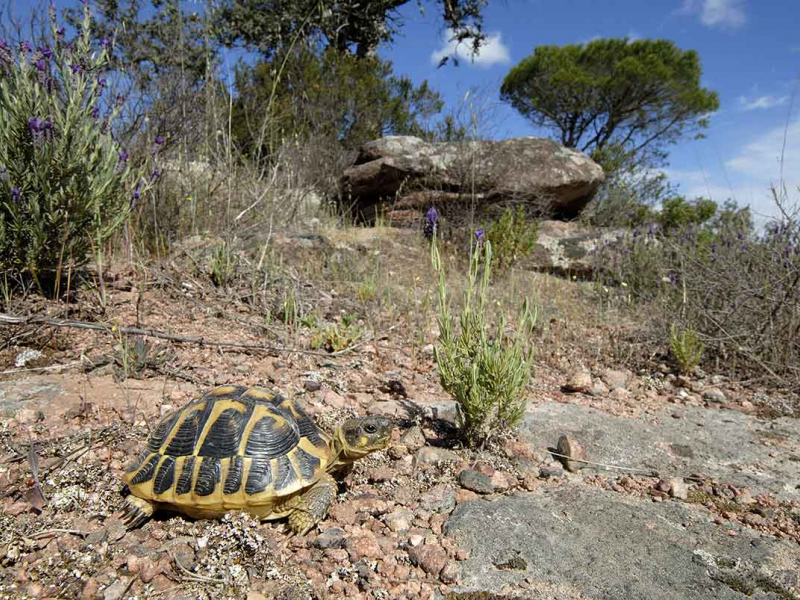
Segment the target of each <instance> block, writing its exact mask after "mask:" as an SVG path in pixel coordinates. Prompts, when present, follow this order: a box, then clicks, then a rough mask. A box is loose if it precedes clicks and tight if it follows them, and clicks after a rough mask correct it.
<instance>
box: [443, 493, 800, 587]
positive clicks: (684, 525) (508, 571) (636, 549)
mask: <svg viewBox="0 0 800 600" xmlns="http://www.w3.org/2000/svg"><path fill="white" fill-rule="evenodd" d="M728 531H734V532H735V533H736V535H735V536H731V535H729V534H728ZM445 534H446V535H447V536H449V537H451V538H453V540H454V541H455V543H456V544H457V545H458V547H459V549H460V550H463V551H465V552H466V553H467V554H468V555H469V558H468V559H467V560H465V561H463V562H462V563H460V567H461V585H460V586H459V587H456V588H453V589H452V591H453V592H454V593H465V594H466V593H468V592H480V591H482V592H490V593H495V594H500V593H502V594H503V597H509V598H510V597H516V596H517V594H515V593H514V591H515V590H519V592H520V593H523V596H522V597H539V596H538V595H537V596H530V595H525V593H524V590H532V589H537V588H543V589H551V590H552V589H560V590H568V591H565V592H562V593H559V594H556V595H553V596H541V597H548V598H550V597H554V598H597V599H605V600H613V599H618V598H625V599H626V600H684V599H686V598H714V599H716V600H747V598H748V596H749V597H751V598H759V599H761V600H767V599H769V598H777V596H773V595H771V594H770V593H769V592H770V591H773V590H775V589H787V588H786V583H785V581H786V578H785V577H783V572H784V571H785V570H786V569H787V565H791V564H793V565H797V564H800V547H798V546H797V544H795V543H793V542H791V541H790V540H778V539H774V538H769V537H761V534H760V533H759V532H756V531H754V530H752V529H749V528H746V527H740V526H738V525H735V524H730V523H726V524H724V525H723V526H717V525H715V524H714V523H713V522H711V520H710V519H709V516H708V513H707V511H706V510H705V509H703V508H700V507H696V506H693V505H689V504H683V503H678V502H660V503H653V502H651V501H650V500H646V499H640V498H635V497H632V496H625V495H622V494H617V493H615V492H611V491H607V490H603V489H599V488H594V487H590V486H586V485H582V484H580V483H576V484H565V485H561V486H557V487H551V486H545V487H543V488H539V489H538V490H537V491H536V492H532V493H529V494H526V495H525V496H524V497H503V498H500V499H498V500H495V501H483V502H465V503H463V504H460V505H459V506H458V507H457V508H456V510H455V511H454V513H453V514H452V515H451V517H450V519H449V521H448V522H447V524H446V525H445ZM754 542H755V544H754ZM521 584H524V587H522V585H521ZM743 586H744V587H743ZM742 589H746V590H748V593H747V594H743V593H741V590H742ZM789 591H790V592H791V593H793V594H795V595H796V594H797V593H798V592H799V591H800V590H798V589H797V588H796V586H795V587H794V588H793V589H789ZM787 597H789V596H787Z"/></svg>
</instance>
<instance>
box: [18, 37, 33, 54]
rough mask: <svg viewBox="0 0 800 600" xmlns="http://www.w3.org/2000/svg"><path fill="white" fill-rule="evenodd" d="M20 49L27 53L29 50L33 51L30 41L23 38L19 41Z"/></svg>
mask: <svg viewBox="0 0 800 600" xmlns="http://www.w3.org/2000/svg"><path fill="white" fill-rule="evenodd" d="M19 51H20V52H22V53H23V54H27V53H28V52H30V51H31V45H30V42H28V41H26V40H22V41H21V42H20V43H19Z"/></svg>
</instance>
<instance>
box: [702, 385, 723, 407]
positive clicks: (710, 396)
mask: <svg viewBox="0 0 800 600" xmlns="http://www.w3.org/2000/svg"><path fill="white" fill-rule="evenodd" d="M703 398H704V399H706V400H708V401H709V402H717V403H720V404H722V403H723V402H727V401H728V399H727V398H726V397H725V394H724V393H722V390H720V389H719V388H709V389H707V390H706V391H705V392H703Z"/></svg>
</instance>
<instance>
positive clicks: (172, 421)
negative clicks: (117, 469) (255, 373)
mask: <svg viewBox="0 0 800 600" xmlns="http://www.w3.org/2000/svg"><path fill="white" fill-rule="evenodd" d="M331 460H332V456H331V440H330V438H329V436H327V435H326V434H325V433H324V432H322V431H320V430H319V429H317V427H316V425H314V423H313V421H312V420H311V419H310V418H309V417H308V416H307V415H305V414H304V413H303V411H302V410H301V409H300V408H299V407H297V406H296V405H295V404H294V403H292V402H291V401H290V400H288V399H285V398H283V397H282V396H280V395H277V394H273V393H271V392H269V391H267V390H263V389H259V388H253V387H243V386H224V387H218V388H216V389H213V390H211V391H209V392H208V393H206V394H205V395H203V396H202V397H201V398H199V399H198V400H195V401H194V402H192V403H190V404H188V405H187V406H185V407H183V408H181V409H179V410H176V411H174V412H172V413H170V414H168V415H166V416H165V417H164V418H163V419H162V420H161V421H160V422H159V424H158V425H157V426H156V428H155V430H154V431H153V432H152V434H151V435H150V439H149V440H148V442H147V448H146V449H145V451H144V452H143V453H142V454H141V456H139V458H138V459H137V460H135V461H134V462H133V463H132V464H131V465H130V466H129V467H128V469H127V472H126V473H125V475H124V476H123V478H122V480H123V482H124V483H126V484H127V485H128V487H129V489H130V491H131V493H132V494H133V495H134V496H138V497H139V498H143V499H145V500H149V501H152V502H154V503H156V504H157V505H159V504H160V505H165V506H168V507H171V508H172V509H173V510H178V511H180V512H184V513H187V514H190V515H196V516H212V515H215V514H221V513H224V512H226V511H227V510H231V509H237V508H238V509H247V510H249V511H250V512H253V510H252V508H253V507H254V506H259V505H263V507H264V510H263V511H262V512H264V516H267V515H268V514H269V513H270V510H271V509H270V507H275V505H276V502H277V501H278V500H279V499H281V498H286V497H289V496H293V495H295V494H297V492H299V491H300V490H303V489H305V488H307V487H309V486H310V485H312V484H313V483H314V482H316V480H317V479H319V477H321V476H322V475H324V474H325V473H326V469H327V467H328V465H329V463H330V462H331ZM256 512H258V511H256Z"/></svg>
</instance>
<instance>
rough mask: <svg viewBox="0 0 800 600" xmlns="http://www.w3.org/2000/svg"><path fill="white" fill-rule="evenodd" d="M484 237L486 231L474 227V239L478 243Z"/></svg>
mask: <svg viewBox="0 0 800 600" xmlns="http://www.w3.org/2000/svg"><path fill="white" fill-rule="evenodd" d="M485 237H486V232H485V231H484V230H483V229H476V230H475V239H476V240H477V241H478V243H479V244H480V243H481V242H482V241H483V238H485Z"/></svg>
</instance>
